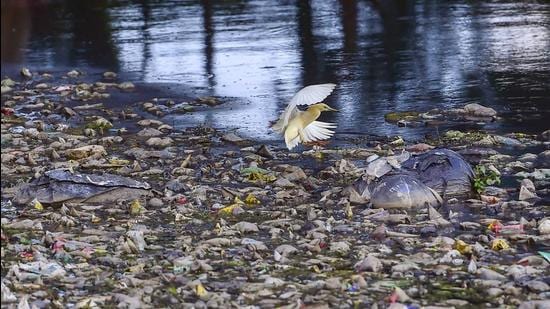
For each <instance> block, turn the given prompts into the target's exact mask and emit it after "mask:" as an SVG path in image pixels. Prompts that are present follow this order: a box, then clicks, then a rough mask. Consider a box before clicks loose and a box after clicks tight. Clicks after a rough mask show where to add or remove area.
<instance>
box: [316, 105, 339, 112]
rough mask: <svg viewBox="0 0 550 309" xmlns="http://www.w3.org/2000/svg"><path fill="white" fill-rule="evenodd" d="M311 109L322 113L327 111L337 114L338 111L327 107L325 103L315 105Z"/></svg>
mask: <svg viewBox="0 0 550 309" xmlns="http://www.w3.org/2000/svg"><path fill="white" fill-rule="evenodd" d="M309 109H316V110H318V111H320V112H325V111H331V112H337V111H338V110H337V109H334V108H332V107H330V106H328V105H326V104H325V103H317V104H313V105H311V106H310V107H309Z"/></svg>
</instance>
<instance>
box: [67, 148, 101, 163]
mask: <svg viewBox="0 0 550 309" xmlns="http://www.w3.org/2000/svg"><path fill="white" fill-rule="evenodd" d="M65 154H66V155H67V158H69V159H71V160H80V159H84V158H88V157H91V156H93V157H96V158H97V157H102V156H104V155H107V151H105V148H103V146H101V145H88V146H83V147H79V148H74V149H69V150H67V151H66V152H65Z"/></svg>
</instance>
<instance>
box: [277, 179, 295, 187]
mask: <svg viewBox="0 0 550 309" xmlns="http://www.w3.org/2000/svg"><path fill="white" fill-rule="evenodd" d="M273 184H274V185H275V186H277V187H282V188H292V187H295V186H296V185H295V184H294V183H292V182H290V180H288V179H286V178H282V177H281V178H278V179H277V180H276V181H275V182H274V183H273Z"/></svg>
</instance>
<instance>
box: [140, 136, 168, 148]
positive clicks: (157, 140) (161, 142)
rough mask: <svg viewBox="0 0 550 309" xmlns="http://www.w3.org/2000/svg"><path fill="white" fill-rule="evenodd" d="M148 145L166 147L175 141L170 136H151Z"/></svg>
mask: <svg viewBox="0 0 550 309" xmlns="http://www.w3.org/2000/svg"><path fill="white" fill-rule="evenodd" d="M145 143H146V144H147V146H151V147H155V148H166V147H168V146H171V145H172V144H173V143H174V140H173V139H171V138H170V137H151V138H150V139H148V140H147V141H146V142H145Z"/></svg>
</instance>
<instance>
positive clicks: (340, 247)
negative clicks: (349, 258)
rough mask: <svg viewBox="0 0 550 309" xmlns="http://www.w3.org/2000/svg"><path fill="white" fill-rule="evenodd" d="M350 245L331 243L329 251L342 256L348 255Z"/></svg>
mask: <svg viewBox="0 0 550 309" xmlns="http://www.w3.org/2000/svg"><path fill="white" fill-rule="evenodd" d="M350 249H351V248H350V245H349V243H348V242H346V241H336V242H331V243H330V247H329V250H330V251H331V252H336V253H340V254H347V253H348V252H349V251H350Z"/></svg>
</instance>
